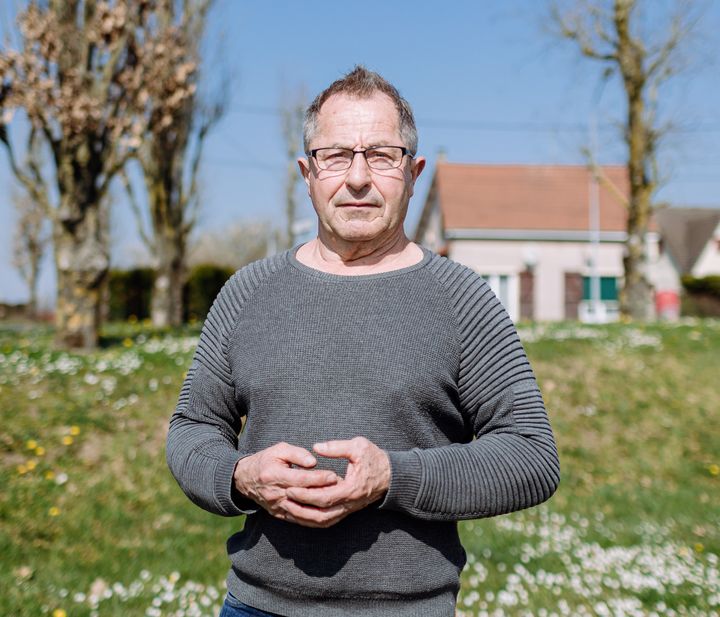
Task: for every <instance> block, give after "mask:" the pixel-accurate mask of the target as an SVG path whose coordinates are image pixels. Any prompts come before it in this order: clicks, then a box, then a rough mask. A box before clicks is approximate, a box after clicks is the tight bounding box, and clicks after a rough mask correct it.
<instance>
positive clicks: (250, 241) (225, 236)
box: [188, 221, 273, 270]
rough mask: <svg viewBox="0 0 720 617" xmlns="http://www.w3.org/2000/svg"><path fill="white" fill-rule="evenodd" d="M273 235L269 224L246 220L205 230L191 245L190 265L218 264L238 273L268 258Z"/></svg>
mask: <svg viewBox="0 0 720 617" xmlns="http://www.w3.org/2000/svg"><path fill="white" fill-rule="evenodd" d="M272 233H273V230H271V228H270V225H269V223H268V222H267V221H243V222H239V223H236V224H233V225H228V226H226V227H223V229H221V230H215V231H205V232H203V233H200V234H198V235H197V237H195V238H194V239H193V240H192V241H191V243H190V251H189V259H188V261H189V265H201V264H214V265H216V266H221V267H224V268H234V269H236V270H237V269H238V268H241V267H242V266H244V265H246V264H249V263H250V262H252V261H255V260H256V259H261V258H262V257H265V256H266V255H267V251H268V244H269V240H270V235H271V234H272Z"/></svg>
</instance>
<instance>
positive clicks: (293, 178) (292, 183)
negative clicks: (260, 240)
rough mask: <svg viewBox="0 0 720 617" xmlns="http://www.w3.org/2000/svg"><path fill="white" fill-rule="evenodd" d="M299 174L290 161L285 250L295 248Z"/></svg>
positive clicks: (286, 185)
mask: <svg viewBox="0 0 720 617" xmlns="http://www.w3.org/2000/svg"><path fill="white" fill-rule="evenodd" d="M297 179H298V172H297V163H295V161H289V162H288V167H287V178H286V180H285V225H286V227H285V248H286V249H291V248H293V246H295V217H296V213H297V203H296V199H295V187H296V186H297Z"/></svg>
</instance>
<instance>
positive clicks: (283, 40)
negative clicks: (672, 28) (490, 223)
mask: <svg viewBox="0 0 720 617" xmlns="http://www.w3.org/2000/svg"><path fill="white" fill-rule="evenodd" d="M218 2H219V4H218V6H217V7H216V10H215V12H214V14H213V16H212V20H211V25H210V29H209V34H210V36H209V39H208V53H207V56H206V59H207V61H206V63H205V66H204V70H205V71H206V74H207V75H208V76H209V78H210V80H212V79H213V78H217V77H218V76H220V75H226V74H227V73H228V72H229V73H230V74H231V75H232V77H231V79H230V90H231V92H232V95H231V100H230V103H229V110H228V113H227V115H226V116H225V118H224V119H223V121H222V122H221V124H220V125H219V126H218V127H217V129H216V131H215V132H214V133H213V134H212V136H211V137H210V139H209V141H208V144H207V148H206V158H205V163H204V166H203V182H202V195H203V198H202V204H203V205H202V213H201V217H200V225H201V228H203V229H221V228H222V227H223V226H226V225H228V224H233V223H237V222H239V221H242V220H247V219H269V220H271V221H275V222H276V223H277V224H278V225H279V224H280V222H281V221H282V212H283V190H284V189H283V182H284V173H285V159H284V154H283V153H284V147H283V142H282V138H281V133H280V121H279V117H278V115H277V113H276V110H277V108H278V106H279V105H280V104H281V101H282V93H283V91H285V92H291V93H292V92H295V91H297V90H299V89H304V90H305V92H306V93H307V94H308V96H310V97H312V96H314V95H315V94H316V93H317V92H319V91H320V90H321V89H323V88H324V87H325V86H327V85H328V84H329V83H330V82H331V81H333V80H334V79H336V78H338V77H339V76H341V75H342V74H343V73H345V72H346V71H348V70H350V69H351V68H352V67H353V65H354V64H356V63H362V64H365V65H366V66H368V67H369V68H371V69H373V70H376V71H378V72H380V73H381V74H382V75H383V76H385V77H386V78H387V79H389V80H390V81H391V82H393V83H394V84H395V85H396V86H397V87H398V88H399V90H400V91H401V93H402V94H403V95H404V96H405V97H406V98H407V99H408V100H409V101H410V103H411V105H412V106H413V108H414V111H415V115H416V119H417V123H418V130H419V134H420V153H421V154H423V155H425V156H426V157H427V158H428V168H427V169H426V171H425V173H424V175H423V177H421V178H420V180H419V181H418V185H417V187H416V193H415V197H414V198H413V202H412V203H411V210H410V213H409V215H408V221H407V225H406V227H407V230H408V231H409V232H412V230H413V228H414V225H415V222H416V221H417V217H418V215H419V211H420V208H421V206H422V203H423V200H424V199H425V196H426V194H427V190H428V187H429V181H430V179H431V176H432V173H433V168H434V163H435V160H436V156H437V153H438V152H439V151H440V150H444V151H445V153H446V156H447V158H448V160H450V161H453V162H467V163H542V164H553V163H579V164H580V163H583V162H584V158H583V155H582V153H581V152H582V148H583V147H584V146H585V145H586V144H587V143H588V132H587V125H588V121H589V119H590V117H591V116H592V114H593V110H595V114H596V117H597V122H598V126H599V131H598V150H599V159H600V161H601V162H603V163H622V162H623V161H624V150H623V147H622V144H621V142H620V138H619V132H618V129H617V128H616V124H617V122H618V121H620V120H621V119H622V116H623V113H624V107H623V103H622V97H621V87H620V83H619V81H617V80H616V79H611V80H610V81H609V82H608V83H607V84H606V85H605V86H604V88H602V89H601V88H599V86H598V84H599V83H600V72H601V71H600V68H599V65H597V64H595V63H592V62H590V61H587V60H582V59H580V58H579V57H578V55H577V53H576V52H575V50H574V48H573V47H572V46H571V45H569V44H563V43H561V42H558V41H557V40H556V39H554V38H553V37H552V36H551V35H550V34H549V32H548V26H547V21H546V19H544V15H545V12H546V8H545V7H546V3H545V2H537V1H534V0H508V1H505V2H492V3H490V2H459V1H457V0H446V1H445V2H442V3H437V2H429V1H420V0H415V1H414V2H405V1H396V2H388V1H387V0H385V1H382V2H381V1H378V0H366V1H364V2H357V3H337V2H326V1H324V0H323V1H317V2H313V3H308V2H304V3H301V2H291V1H290V0H275V1H273V2H267V1H262V0H243V1H239V0H218ZM668 4H671V3H670V2H669V0H663V1H658V2H653V3H652V7H653V10H655V11H657V12H658V14H657V15H655V17H660V16H661V14H660V13H661V11H662V8H658V7H664V6H666V5H668ZM6 21H7V17H6ZM699 30H700V32H701V35H700V36H699V37H697V38H696V39H695V40H694V42H693V44H692V46H691V47H690V48H689V50H688V55H689V57H690V58H691V61H692V66H691V68H690V70H689V71H687V73H685V74H684V75H682V76H680V77H678V78H677V79H676V80H675V81H674V82H672V84H671V85H670V86H669V87H668V88H667V90H666V92H665V93H664V94H665V96H664V103H663V107H662V112H663V114H664V115H665V116H666V117H667V118H672V119H673V122H674V123H675V124H676V125H677V130H676V131H675V132H674V133H672V134H671V135H669V136H668V137H667V139H666V140H665V143H664V150H663V156H662V160H663V165H664V166H663V169H664V173H665V175H666V176H667V178H668V180H667V182H666V184H665V185H664V186H663V188H662V189H661V190H660V192H659V193H658V196H657V197H658V199H659V200H663V201H669V202H672V203H674V204H678V205H720V173H719V172H720V111H718V110H719V109H720V67H719V65H718V60H719V59H720V40H719V39H718V37H717V36H713V33H716V32H717V31H718V30H720V2H708V3H707V9H706V11H705V14H704V17H703V20H702V21H701V23H700V24H699ZM222 67H224V68H222ZM0 151H1V149H0ZM12 183H13V182H12V179H11V177H10V175H9V173H8V170H7V160H6V157H5V154H4V152H2V153H0V187H2V190H1V191H0V215H2V219H3V220H4V221H5V222H6V224H5V225H3V226H2V227H1V228H0V300H4V301H21V300H23V299H24V298H25V297H26V291H25V289H24V287H23V284H22V282H21V281H20V279H19V277H18V275H17V274H16V273H15V272H14V270H13V268H12V266H11V265H10V259H11V257H10V255H11V253H10V245H11V234H12V216H13V215H12V210H11V208H10V204H9V193H10V191H9V187H10V186H12ZM299 190H300V189H299ZM301 192H302V191H301ZM302 194H303V196H304V193H302ZM117 196H118V197H117V199H116V203H115V205H114V213H113V261H114V263H117V264H127V263H129V262H131V261H132V259H133V258H134V256H135V255H137V254H138V252H139V246H140V243H139V241H138V239H137V237H136V233H135V224H134V222H133V220H132V218H131V216H130V215H129V213H128V212H127V208H126V207H125V204H124V202H123V200H122V192H121V191H117ZM300 214H301V216H304V217H310V216H311V215H312V210H311V207H310V205H309V202H308V200H307V199H306V198H304V197H303V204H302V207H301V213H300ZM41 296H42V297H44V298H45V299H46V300H45V302H46V303H47V304H49V303H50V302H51V300H52V296H53V275H52V264H51V263H50V261H49V260H48V261H47V263H46V264H45V266H44V274H43V277H42V283H41Z"/></svg>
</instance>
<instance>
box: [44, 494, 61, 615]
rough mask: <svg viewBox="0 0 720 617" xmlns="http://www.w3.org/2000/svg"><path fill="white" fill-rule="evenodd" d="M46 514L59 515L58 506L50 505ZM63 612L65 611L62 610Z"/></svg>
mask: <svg viewBox="0 0 720 617" xmlns="http://www.w3.org/2000/svg"><path fill="white" fill-rule="evenodd" d="M48 514H49V515H50V516H53V517H55V516H60V508H58V507H57V506H52V507H51V508H50V509H49V510H48ZM53 614H54V613H53ZM63 614H65V611H63Z"/></svg>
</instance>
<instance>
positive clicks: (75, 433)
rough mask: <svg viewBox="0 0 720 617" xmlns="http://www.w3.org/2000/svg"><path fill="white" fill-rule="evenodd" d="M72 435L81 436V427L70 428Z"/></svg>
mask: <svg viewBox="0 0 720 617" xmlns="http://www.w3.org/2000/svg"><path fill="white" fill-rule="evenodd" d="M70 434H71V435H79V434H80V427H79V426H71V427H70Z"/></svg>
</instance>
